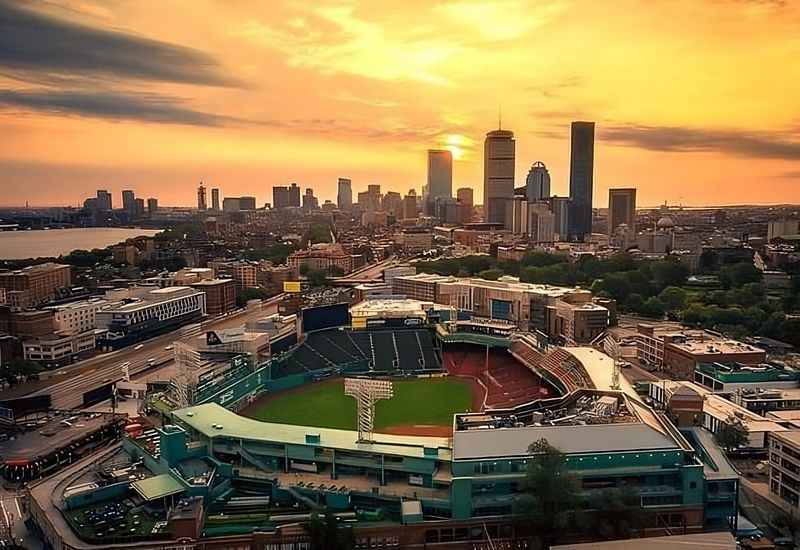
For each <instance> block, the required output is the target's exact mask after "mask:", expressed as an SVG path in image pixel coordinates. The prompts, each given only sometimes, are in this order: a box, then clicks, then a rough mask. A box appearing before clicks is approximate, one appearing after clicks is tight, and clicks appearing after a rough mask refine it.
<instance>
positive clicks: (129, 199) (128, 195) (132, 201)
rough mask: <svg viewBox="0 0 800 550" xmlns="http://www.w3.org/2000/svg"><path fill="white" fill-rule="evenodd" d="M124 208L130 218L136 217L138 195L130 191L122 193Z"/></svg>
mask: <svg viewBox="0 0 800 550" xmlns="http://www.w3.org/2000/svg"><path fill="white" fill-rule="evenodd" d="M122 208H123V209H124V210H125V213H126V214H128V216H129V217H131V218H132V217H133V216H135V215H136V195H134V193H133V191H131V190H130V189H125V190H124V191H123V192H122Z"/></svg>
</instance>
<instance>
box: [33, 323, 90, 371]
mask: <svg viewBox="0 0 800 550" xmlns="http://www.w3.org/2000/svg"><path fill="white" fill-rule="evenodd" d="M96 345H97V333H96V331H95V330H94V329H89V330H86V331H83V332H59V333H51V334H48V335H45V336H40V337H38V338H34V339H32V340H26V341H25V342H23V343H22V349H23V353H24V354H25V359H29V360H31V361H37V362H39V363H41V364H43V365H47V366H50V367H52V366H59V365H63V364H68V363H71V362H72V361H74V360H76V359H79V358H80V357H83V356H86V355H88V354H90V353H91V352H93V351H94V350H95V347H96Z"/></svg>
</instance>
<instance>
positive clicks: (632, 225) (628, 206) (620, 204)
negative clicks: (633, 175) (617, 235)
mask: <svg viewBox="0 0 800 550" xmlns="http://www.w3.org/2000/svg"><path fill="white" fill-rule="evenodd" d="M623 223H624V224H625V225H627V226H628V229H630V230H631V231H632V232H633V234H635V233H636V189H635V188H632V187H631V188H625V189H609V190H608V234H609V235H613V234H614V231H615V230H616V229H617V227H619V226H620V225H622V224H623Z"/></svg>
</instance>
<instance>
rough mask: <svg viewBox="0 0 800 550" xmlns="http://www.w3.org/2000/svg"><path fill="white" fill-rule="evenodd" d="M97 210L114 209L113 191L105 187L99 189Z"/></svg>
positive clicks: (106, 210)
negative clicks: (110, 191)
mask: <svg viewBox="0 0 800 550" xmlns="http://www.w3.org/2000/svg"><path fill="white" fill-rule="evenodd" d="M96 205H97V210H99V211H100V212H108V211H110V210H112V209H113V201H112V200H111V193H109V192H108V191H106V190H105V189H98V190H97V202H96Z"/></svg>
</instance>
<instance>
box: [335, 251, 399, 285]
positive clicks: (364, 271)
mask: <svg viewBox="0 0 800 550" xmlns="http://www.w3.org/2000/svg"><path fill="white" fill-rule="evenodd" d="M399 263H401V262H400V260H397V259H396V258H394V257H390V258H387V259H386V260H383V261H381V262H378V263H376V264H370V265H367V266H365V267H363V268H361V269H358V270H356V271H353V272H352V273H350V274H348V275H345V276H344V277H336V278H332V279H330V281H331V284H332V285H334V286H356V285H360V284H362V283H372V282H375V281H377V280H378V279H380V276H381V274H382V273H383V270H384V269H386V268H387V267H391V266H393V265H395V264H399Z"/></svg>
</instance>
